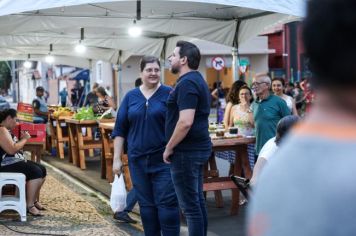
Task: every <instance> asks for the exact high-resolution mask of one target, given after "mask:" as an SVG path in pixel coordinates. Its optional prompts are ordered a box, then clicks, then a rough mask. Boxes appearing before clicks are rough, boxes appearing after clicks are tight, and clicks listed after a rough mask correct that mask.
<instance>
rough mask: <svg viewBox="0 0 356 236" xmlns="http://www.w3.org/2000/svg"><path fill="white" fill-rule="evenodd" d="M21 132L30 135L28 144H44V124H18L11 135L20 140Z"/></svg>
mask: <svg viewBox="0 0 356 236" xmlns="http://www.w3.org/2000/svg"><path fill="white" fill-rule="evenodd" d="M22 131H27V132H28V133H29V134H30V135H31V138H30V139H29V140H28V142H40V143H43V142H46V124H32V123H19V124H18V125H16V127H15V128H14V129H13V130H12V133H13V134H14V135H15V136H16V137H17V138H19V139H20V136H21V132H22Z"/></svg>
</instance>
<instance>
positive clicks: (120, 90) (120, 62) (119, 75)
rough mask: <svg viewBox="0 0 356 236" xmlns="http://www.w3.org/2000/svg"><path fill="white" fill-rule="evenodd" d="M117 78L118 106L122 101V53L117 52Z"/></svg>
mask: <svg viewBox="0 0 356 236" xmlns="http://www.w3.org/2000/svg"><path fill="white" fill-rule="evenodd" d="M117 62H118V63H117V66H118V67H117V77H118V82H119V83H118V84H119V96H118V97H119V104H121V100H122V51H121V50H119V58H118V60H117Z"/></svg>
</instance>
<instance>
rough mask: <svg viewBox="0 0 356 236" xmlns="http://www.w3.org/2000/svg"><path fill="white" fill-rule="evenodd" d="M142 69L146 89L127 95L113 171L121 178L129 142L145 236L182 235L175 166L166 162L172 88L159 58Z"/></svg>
mask: <svg viewBox="0 0 356 236" xmlns="http://www.w3.org/2000/svg"><path fill="white" fill-rule="evenodd" d="M140 70H141V74H140V75H141V78H142V82H143V84H142V85H141V86H140V87H138V88H135V89H133V90H131V91H129V92H128V93H127V94H126V96H125V98H124V100H123V101H122V103H121V105H120V109H119V112H118V115H117V118H116V123H115V128H114V130H113V133H112V136H113V138H114V163H113V172H114V173H115V174H119V173H121V165H122V164H121V160H120V155H121V153H122V150H123V144H124V141H125V140H126V141H127V146H128V159H129V168H130V173H131V179H132V183H133V185H134V188H135V190H136V193H137V198H138V203H139V205H140V214H141V218H142V223H143V228H144V231H145V235H152V236H156V235H161V234H162V235H179V229H180V220H179V217H180V216H179V208H178V202H177V197H176V194H175V191H174V187H173V183H172V179H171V174H170V166H169V165H167V164H165V163H164V162H163V152H164V149H165V146H166V138H165V116H166V110H167V104H166V100H167V98H168V95H169V93H170V91H171V88H169V87H167V86H165V85H161V83H160V73H161V69H160V62H159V60H158V58H156V57H152V56H144V57H143V58H142V59H141V62H140Z"/></svg>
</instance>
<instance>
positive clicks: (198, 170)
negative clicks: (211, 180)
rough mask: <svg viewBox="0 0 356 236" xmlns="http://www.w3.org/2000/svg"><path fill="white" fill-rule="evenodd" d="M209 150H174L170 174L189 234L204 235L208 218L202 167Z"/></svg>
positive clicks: (194, 235)
mask: <svg viewBox="0 0 356 236" xmlns="http://www.w3.org/2000/svg"><path fill="white" fill-rule="evenodd" d="M210 154H211V152H174V153H173V155H172V156H171V174H172V179H173V184H174V188H175V190H176V193H177V197H178V201H179V206H180V208H181V209H182V211H183V214H184V216H185V218H186V220H187V224H188V231H189V235H190V236H206V234H207V229H208V219H207V213H206V208H205V199H204V195H203V168H204V165H205V163H206V162H207V161H208V159H209V156H210Z"/></svg>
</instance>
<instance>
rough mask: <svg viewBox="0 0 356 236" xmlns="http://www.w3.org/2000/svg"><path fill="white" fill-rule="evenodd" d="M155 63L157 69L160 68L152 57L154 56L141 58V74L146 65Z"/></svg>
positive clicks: (159, 64)
mask: <svg viewBox="0 0 356 236" xmlns="http://www.w3.org/2000/svg"><path fill="white" fill-rule="evenodd" d="M155 62H156V63H157V64H158V66H159V67H161V63H160V62H159V59H158V58H157V57H154V56H143V57H142V58H141V61H140V70H141V72H142V71H143V69H145V67H146V64H148V63H155Z"/></svg>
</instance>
